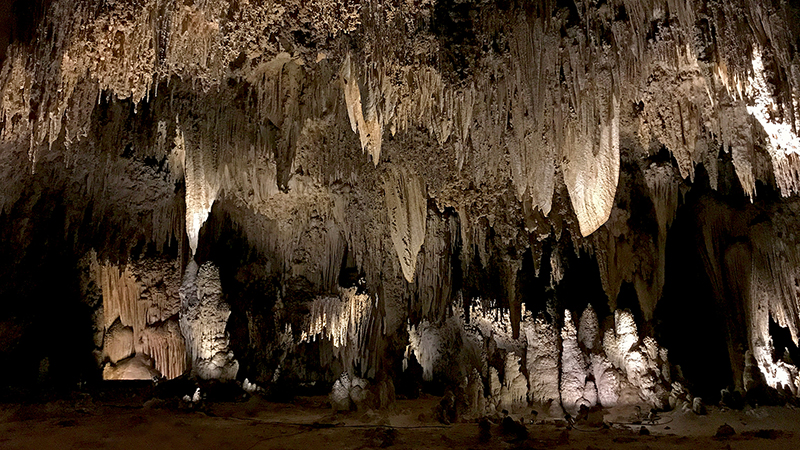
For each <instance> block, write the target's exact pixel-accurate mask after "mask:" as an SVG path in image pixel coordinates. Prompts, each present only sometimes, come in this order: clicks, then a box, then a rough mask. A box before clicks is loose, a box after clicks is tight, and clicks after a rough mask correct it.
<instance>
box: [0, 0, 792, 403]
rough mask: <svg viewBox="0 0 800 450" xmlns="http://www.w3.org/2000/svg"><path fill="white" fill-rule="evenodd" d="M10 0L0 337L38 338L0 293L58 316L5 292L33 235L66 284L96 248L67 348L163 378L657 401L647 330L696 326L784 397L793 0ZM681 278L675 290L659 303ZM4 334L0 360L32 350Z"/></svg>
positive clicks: (33, 297) (740, 382)
mask: <svg viewBox="0 0 800 450" xmlns="http://www.w3.org/2000/svg"><path fill="white" fill-rule="evenodd" d="M18 3H20V2H18ZM25 8H29V9H25ZM12 15H13V16H14V19H15V20H16V22H18V23H19V24H20V25H19V27H18V28H15V29H14V30H12V31H11V32H10V35H9V36H7V39H0V42H3V43H6V42H7V43H8V44H7V45H4V48H3V49H2V50H3V51H2V52H1V53H0V54H2V59H0V186H2V189H0V225H2V226H0V230H2V231H1V232H0V235H1V236H0V237H2V239H0V250H2V254H4V255H12V256H10V257H8V258H6V259H4V260H3V261H0V269H3V272H2V273H4V274H8V275H7V276H5V277H4V279H3V280H2V286H0V298H4V299H5V298H10V299H19V301H17V300H14V302H12V303H15V305H14V307H13V308H6V309H4V310H3V313H2V314H3V315H2V316H0V323H4V324H8V326H7V327H5V326H4V327H3V330H8V331H7V332H6V331H3V333H4V334H3V335H2V336H5V335H6V334H7V335H8V340H9V341H11V340H13V341H14V342H22V343H24V342H26V341H25V340H24V339H22V338H19V336H21V335H22V334H25V335H33V334H34V333H35V331H34V330H37V329H42V327H43V326H48V327H50V328H48V329H54V330H55V329H56V328H53V327H51V322H54V323H59V321H58V320H55V319H53V318H48V319H47V320H45V319H42V318H41V317H42V316H41V315H40V314H39V313H38V312H37V311H35V310H34V309H35V307H34V306H26V305H37V306H36V307H39V306H38V305H40V304H41V302H43V301H44V302H45V303H47V304H46V305H43V306H42V307H41V309H42V310H44V311H59V309H58V308H56V306H59V305H60V304H59V303H58V302H57V301H56V300H54V299H52V298H55V297H57V296H55V295H51V294H52V293H50V292H49V291H48V292H47V295H45V294H43V292H44V291H37V290H35V289H33V288H30V287H29V286H30V285H31V284H32V281H33V280H37V279H38V277H40V276H41V274H42V273H48V272H52V268H53V267H60V266H59V265H60V264H62V263H61V262H58V261H57V259H58V256H66V257H67V258H68V260H67V262H66V263H63V264H64V265H65V266H67V267H65V269H66V270H65V272H64V275H63V278H64V279H68V280H69V279H73V278H74V279H75V280H77V279H78V278H80V276H79V274H74V273H73V271H77V270H79V269H78V268H82V269H80V270H85V266H86V264H85V263H83V262H79V261H78V260H79V259H81V258H83V257H84V255H87V254H89V253H90V252H91V251H92V250H94V251H95V252H96V255H97V256H96V264H94V265H93V266H92V267H93V269H92V270H93V271H94V272H95V274H96V275H95V276H94V277H92V278H93V281H92V282H86V281H84V282H82V283H83V285H84V286H81V287H80V289H79V288H78V287H76V286H73V287H74V289H72V288H71V289H68V290H67V291H68V292H71V293H70V296H71V297H70V298H68V299H65V302H64V305H72V306H71V307H72V308H73V311H76V312H75V314H79V313H78V311H80V310H81V309H80V308H82V306H80V305H86V306H88V307H87V308H85V309H88V310H90V311H91V312H84V313H82V314H86V315H90V316H92V317H91V319H92V320H94V322H95V325H94V329H93V330H91V331H92V333H91V334H93V335H92V336H88V334H90V333H89V330H88V328H89V326H87V327H86V328H87V336H85V337H86V339H84V340H83V341H80V342H79V340H78V338H76V340H75V342H72V343H70V344H69V345H74V346H76V348H77V347H78V346H80V347H81V348H83V346H84V345H85V347H86V348H87V352H91V351H92V350H94V351H95V353H96V355H98V357H99V359H102V358H103V349H101V348H100V347H101V346H102V347H104V348H105V352H106V355H107V356H109V358H110V360H111V361H112V362H114V361H117V362H119V361H120V360H121V359H122V358H125V357H127V356H130V355H132V354H135V355H136V356H137V357H138V356H143V355H148V356H149V357H151V358H152V359H153V360H154V364H153V368H154V369H155V370H158V371H159V372H161V374H162V375H165V376H167V377H174V376H177V375H179V374H181V373H183V372H184V371H185V370H186V369H188V368H190V367H191V370H192V371H193V373H195V374H197V375H199V376H201V377H203V378H222V379H231V378H234V377H235V376H236V374H237V373H238V370H239V366H238V363H237V361H236V360H234V358H233V354H232V351H233V349H234V348H235V349H236V354H237V358H240V359H241V361H242V369H243V370H244V371H245V372H247V373H246V374H245V376H250V377H251V378H250V379H253V380H256V381H257V382H258V383H259V385H264V386H266V384H265V383H272V382H274V383H278V381H280V382H284V381H285V382H287V383H290V382H291V383H306V382H308V383H311V382H314V383H316V382H318V381H319V382H321V383H324V384H326V386H332V385H333V383H334V382H335V381H336V380H339V379H340V376H341V374H343V373H346V374H347V375H348V376H350V377H351V378H350V379H353V380H355V379H356V378H357V377H358V378H359V379H360V378H362V377H363V378H369V379H370V380H371V381H380V382H382V381H383V380H385V379H391V378H392V377H394V376H400V372H402V370H401V367H402V366H403V365H405V366H406V367H405V368H406V369H408V370H409V371H410V372H409V373H411V371H414V370H416V369H417V368H418V367H417V366H415V365H414V364H417V365H419V369H420V372H421V374H420V376H419V377H420V378H422V379H424V380H426V381H430V382H434V380H435V379H436V378H437V374H438V375H442V376H443V377H444V378H442V379H444V380H446V381H445V383H449V385H450V387H453V388H455V387H456V386H462V385H464V386H467V387H468V390H469V395H471V396H472V400H470V403H471V404H474V405H483V406H482V407H479V406H476V408H482V409H483V410H484V411H486V410H490V409H492V408H497V407H502V406H508V405H512V406H514V405H515V404H518V403H520V402H521V395H520V392H521V391H522V384H523V381H525V379H526V378H527V400H528V401H530V402H534V403H540V404H548V403H549V404H550V406H552V407H553V409H554V411H557V410H558V408H560V403H562V402H563V403H565V405H564V406H567V408H568V409H574V408H577V407H578V406H579V403H581V402H583V401H585V403H587V404H592V403H594V402H595V401H599V402H600V403H601V404H602V405H604V406H610V405H613V404H616V403H620V402H621V403H626V402H632V401H644V402H647V403H649V404H651V405H653V406H658V405H660V404H663V402H664V401H665V399H666V398H667V396H668V394H667V390H666V386H669V385H670V383H671V382H672V381H673V380H672V376H673V374H672V373H671V371H670V369H669V366H668V364H667V362H666V359H667V358H666V351H665V350H664V349H663V348H661V347H660V346H659V345H658V344H656V341H655V340H654V339H655V338H658V341H659V342H661V343H666V344H667V346H670V348H672V343H678V344H681V343H683V345H682V347H681V348H683V349H684V351H686V352H690V351H691V349H690V350H686V348H687V347H689V345H687V344H686V343H685V341H686V338H681V337H680V336H676V334H677V333H676V332H675V331H673V330H676V329H681V327H683V326H684V325H685V322H686V321H689V320H692V321H694V320H697V321H700V322H702V321H706V323H703V324H702V326H698V327H697V328H696V329H698V330H701V331H704V332H707V333H708V334H709V335H712V336H711V337H714V336H716V339H710V340H708V342H709V344H708V345H713V346H714V350H713V351H712V350H708V351H709V352H713V353H714V354H721V353H722V352H723V351H724V350H727V359H728V361H727V362H725V364H724V366H725V367H716V368H715V370H716V369H719V370H720V371H721V373H723V375H721V376H720V381H719V383H720V384H724V386H722V387H728V385H731V386H730V387H734V388H738V389H739V390H742V389H743V388H744V387H745V384H746V383H745V371H746V364H749V363H750V361H746V358H745V355H746V354H747V353H746V352H749V354H750V355H752V358H753V359H754V363H753V364H755V366H756V367H758V369H759V372H760V373H761V376H762V377H763V378H764V381H765V382H766V383H767V384H768V385H769V386H772V387H775V388H778V387H787V388H788V389H789V390H790V391H791V392H792V393H793V394H797V392H798V388H799V386H798V385H799V384H800V381H799V380H798V369H797V368H796V366H795V365H794V363H793V361H792V353H794V355H795V357H798V356H800V350H798V349H797V344H798V336H799V335H800V331H798V330H800V325H798V324H800V301H798V292H797V289H796V286H797V285H798V278H800V271H798V267H800V256H798V248H800V247H798V238H797V235H796V232H795V231H794V230H796V229H797V226H798V224H800V203H798V200H797V199H798V197H797V194H798V193H800V177H799V176H798V173H799V172H800V166H798V164H799V163H800V156H798V154H799V153H800V139H798V134H797V130H798V126H800V116H799V115H798V113H797V111H796V110H797V108H798V100H797V98H798V95H800V62H798V55H800V48H798V37H800V29H798V25H797V24H798V23H800V10H799V9H798V8H797V6H796V5H795V4H794V3H792V2H788V1H773V2H768V3H764V2H759V1H755V0H735V1H731V2H708V1H701V0H681V1H668V2H659V1H652V0H614V1H611V2H569V1H567V2H557V1H551V0H548V1H543V2H536V3H533V4H528V5H521V4H516V3H511V4H509V3H507V2H472V1H467V2H453V1H450V0H437V1H429V0H411V1H405V2H393V1H388V2H361V1H338V0H323V1H312V2H310V3H309V2H294V1H278V2H272V3H260V2H252V1H249V0H236V1H234V0H208V1H192V0H187V1H184V2H174V1H171V0H143V1H139V2H134V3H131V2H122V1H111V0H109V1H102V2H98V1H94V0H52V1H46V2H41V3H36V4H35V6H28V7H23V6H20V7H19V8H18V9H15V10H14V11H13V12H12ZM17 19H19V20H17ZM22 19H25V20H22ZM676 223H679V224H681V228H680V231H674V230H675V227H677V225H675V224H676ZM43 236H47V238H43ZM672 244H675V245H672ZM685 247H689V248H691V249H692V251H679V250H676V249H678V248H685ZM681 259H684V260H685V264H684V261H682V260H681ZM98 261H99V262H98ZM194 261H197V263H195V262H194ZM207 261H215V263H217V264H218V270H217V269H216V268H214V267H217V266H212V265H208V263H207ZM682 265H685V266H686V267H689V266H691V269H692V270H688V269H687V270H686V272H685V273H688V274H689V275H692V276H694V275H693V274H694V273H695V272H697V273H700V275H697V277H699V278H698V280H699V281H701V282H702V283H701V284H702V286H701V287H699V288H697V290H692V292H682V289H683V291H686V290H689V289H688V288H686V287H683V284H686V285H688V284H689V283H685V282H684V280H683V279H682V277H681V276H680V275H675V274H677V273H684V272H681V266H682ZM676 267H677V268H676ZM73 269H74V270H73ZM182 271H183V273H182ZM182 275H183V284H182V286H183V287H182V288H181V293H180V295H179V294H178V287H179V286H180V285H181V282H180V280H181V276H182ZM696 281H697V280H696ZM77 283H78V282H77V281H75V284H77ZM92 283H94V284H95V285H96V286H90V284H92ZM598 286H599V288H598ZM223 288H224V289H223ZM595 288H598V289H595ZM98 291H100V292H101V293H102V307H99V306H98V305H97V301H96V296H97V292H98ZM223 291H224V292H225V294H224V295H225V296H227V298H225V299H223ZM79 292H80V293H79ZM675 292H679V293H681V294H685V295H676V294H675ZM690 296H691V298H693V299H700V300H701V301H698V302H696V303H697V304H698V305H700V304H702V306H703V308H705V309H702V308H701V306H698V305H692V304H688V305H686V306H685V307H686V308H688V309H689V311H688V312H687V313H686V314H684V315H683V317H680V315H679V314H675V313H673V314H672V315H671V316H669V317H670V319H669V320H667V319H663V318H664V317H666V316H668V312H669V311H670V308H672V307H676V306H675V305H677V304H681V305H683V303H682V301H683V299H682V297H687V298H688V297H690ZM76 297H82V299H81V298H77V299H76ZM43 298H46V299H48V300H42V299H43ZM704 298H706V300H703V299H704ZM708 299H710V300H708ZM665 302H666V304H665ZM670 302H671V303H670ZM687 303H689V302H687ZM587 304H590V305H593V309H586V310H584V308H585V306H586V305H587ZM710 304H713V306H714V308H712V307H710V306H708V305H710ZM682 307H683V306H682ZM526 311H528V312H529V313H528V314H526ZM562 311H567V313H562ZM569 311H572V312H578V311H584V313H583V314H582V315H581V317H580V320H579V321H578V323H577V327H576V326H575V325H576V323H575V320H573V317H572V316H571V313H569ZM665 311H666V312H665ZM695 312H696V314H695ZM53 314H56V313H53ZM612 314H613V315H614V317H612ZM577 318H578V316H574V319H577ZM662 319H663V320H662ZM229 320H230V321H229ZM117 321H119V322H117ZM40 322H42V324H40ZM609 322H613V325H609ZM115 323H119V324H120V326H121V327H122V328H124V329H125V330H128V329H129V330H130V333H131V334H132V349H131V348H130V347H131V345H129V344H128V342H129V339H128V331H124V332H122V331H119V330H118V329H117V328H114V331H113V332H111V333H109V332H108V331H110V330H112V328H113V327H115V325H114V324H115ZM228 324H230V326H228ZM706 325H707V326H706ZM640 331H642V333H641V335H647V336H649V337H648V338H643V339H642V338H641V336H640ZM59 332H60V331H59ZM784 332H788V333H789V335H790V338H789V339H786V338H785V337H784V336H783V335H784V334H785V333H784ZM54 333H55V331H54ZM123 335H124V336H123ZM665 339H666V340H665ZM670 340H671V341H672V342H667V341H670ZM84 341H85V342H84ZM184 341H185V342H184ZM722 341H724V342H722ZM30 342H38V340H32V341H30ZM92 342H93V343H94V347H92V345H91V344H92ZM104 343H105V345H103V344H104ZM25 345H28V346H32V347H37V348H24V349H23V347H24V346H23V345H22V344H20V345H19V346H17V345H8V346H7V348H9V349H11V350H9V352H16V353H14V355H15V356H9V355H11V353H9V354H8V355H6V356H8V357H10V358H17V357H18V355H30V356H26V358H30V361H28V363H29V364H30V365H31V367H33V365H36V366H37V367H38V365H39V364H42V367H44V366H46V364H44V363H41V361H49V359H48V358H51V357H55V356H54V355H55V354H56V353H58V352H56V351H55V350H53V349H50V348H47V346H45V345H39V344H25ZM38 347H41V348H38ZM106 347H107V348H106ZM781 347H782V348H781ZM182 352H185V353H186V355H188V356H187V357H186V358H184V357H182V356H181V353H182ZM412 354H413V358H411V356H412ZM511 355H513V357H512V356H511ZM671 355H672V354H671ZM678 359H683V360H684V361H689V362H688V365H689V366H691V365H692V362H691V361H692V358H691V357H689V356H687V355H686V354H685V353H684V354H683V355H682V358H681V357H679V358H678ZM699 359H702V358H694V363H695V364H694V365H695V367H696V369H694V373H695V374H701V373H703V372H704V370H702V369H703V367H705V366H703V363H702V361H700V362H698V361H697V360H699ZM722 359H725V357H724V356H723V357H722ZM131 364H132V363H131ZM409 365H410V366H409ZM56 366H58V364H56ZM67 366H68V364H64V367H65V369H64V371H67V372H68V371H73V372H75V373H80V372H81V370H73V369H66V367H67ZM109 370H111V369H109ZM137 370H138V369H137ZM692 370H693V369H687V373H691V372H692ZM139 372H141V373H144V372H146V371H144V372H143V371H141V370H140V371H139ZM728 372H730V375H728ZM675 375H677V376H678V378H681V377H683V375H681V374H675ZM410 376H411V375H409V377H410ZM747 376H748V377H750V378H748V380H749V381H752V382H753V383H755V384H757V381H758V380H754V379H752V376H751V375H747ZM709 377H710V376H709ZM20 378H21V379H22V378H24V376H22V375H20ZM723 378H724V380H723ZM418 381H419V380H418ZM683 381H686V380H683ZM709 383H711V382H709ZM479 384H483V386H478V385H479ZM470 386H471V387H470ZM479 387H480V389H479ZM484 387H485V388H486V389H484ZM719 387H720V386H715V388H719ZM483 391H486V392H483ZM348 392H349V388H348ZM717 392H719V391H718V389H717ZM484 394H485V395H484ZM348 395H349V394H348ZM479 396H482V397H483V398H482V399H478V397H479ZM704 397H706V396H705V394H704ZM706 398H707V397H706Z"/></svg>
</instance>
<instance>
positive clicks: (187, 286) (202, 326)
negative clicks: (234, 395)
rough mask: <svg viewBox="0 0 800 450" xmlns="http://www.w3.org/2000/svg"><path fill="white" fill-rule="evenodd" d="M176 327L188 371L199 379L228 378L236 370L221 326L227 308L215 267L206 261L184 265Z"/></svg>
mask: <svg viewBox="0 0 800 450" xmlns="http://www.w3.org/2000/svg"><path fill="white" fill-rule="evenodd" d="M180 296H181V311H180V329H181V332H182V334H183V337H184V338H185V340H186V350H187V352H186V353H187V355H188V357H189V360H190V361H191V364H192V373H194V374H196V375H197V376H198V377H200V378H203V379H209V380H210V379H217V380H232V379H234V378H235V377H236V373H237V372H238V370H239V363H238V362H237V361H236V360H235V359H234V357H233V352H232V351H231V350H230V347H229V337H228V333H227V331H226V329H225V326H226V324H227V321H228V317H229V316H230V314H231V311H230V308H229V307H228V305H227V304H225V303H224V302H223V301H222V287H221V285H220V280H219V269H218V268H217V267H215V266H214V265H213V264H212V263H210V262H207V263H204V264H203V265H202V266H200V267H198V266H197V263H196V262H194V260H192V261H190V262H189V264H188V265H187V266H186V273H185V274H184V277H183V284H182V285H181V289H180Z"/></svg>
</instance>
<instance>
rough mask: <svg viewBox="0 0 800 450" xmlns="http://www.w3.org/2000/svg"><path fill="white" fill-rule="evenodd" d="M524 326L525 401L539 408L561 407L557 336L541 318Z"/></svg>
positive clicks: (552, 328)
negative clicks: (546, 405) (526, 379)
mask: <svg viewBox="0 0 800 450" xmlns="http://www.w3.org/2000/svg"><path fill="white" fill-rule="evenodd" d="M526 322H527V323H529V324H530V325H528V326H525V327H524V330H525V336H526V338H527V343H528V347H527V360H526V361H527V368H528V382H529V386H530V388H529V391H528V399H529V400H530V401H531V402H534V403H539V404H547V403H550V404H553V403H555V404H558V403H560V398H561V397H560V395H561V394H560V391H559V369H560V359H561V358H560V356H561V355H560V352H559V338H560V336H559V334H558V331H557V330H556V328H555V327H554V326H553V325H552V324H550V323H549V322H548V321H547V320H546V319H545V318H544V317H543V316H541V315H540V316H539V317H537V318H536V319H531V318H529V319H528V320H527V321H526Z"/></svg>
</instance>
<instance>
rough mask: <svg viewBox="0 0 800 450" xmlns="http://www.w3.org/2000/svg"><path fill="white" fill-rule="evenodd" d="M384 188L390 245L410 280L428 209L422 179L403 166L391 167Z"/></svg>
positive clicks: (415, 264) (423, 236)
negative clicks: (392, 245) (390, 236)
mask: <svg viewBox="0 0 800 450" xmlns="http://www.w3.org/2000/svg"><path fill="white" fill-rule="evenodd" d="M384 191H385V193H386V210H387V214H388V216H389V227H390V229H391V235H392V242H393V243H394V249H395V251H396V252H397V257H398V258H399V259H400V267H401V268H402V269H403V276H405V278H406V281H408V282H409V283H411V282H413V281H414V273H415V272H416V267H417V254H418V253H419V251H420V248H422V244H423V243H424V242H425V226H426V216H427V214H426V213H427V210H428V208H427V205H428V203H427V196H426V194H425V183H424V182H423V181H422V179H421V178H420V177H418V176H416V175H414V174H413V173H409V171H408V170H406V169H405V168H397V167H392V168H390V169H389V170H388V171H387V172H386V178H385V179H384Z"/></svg>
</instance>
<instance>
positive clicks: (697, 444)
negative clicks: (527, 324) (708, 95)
mask: <svg viewBox="0 0 800 450" xmlns="http://www.w3.org/2000/svg"><path fill="white" fill-rule="evenodd" d="M438 400H439V399H438V398H436V397H426V398H422V399H418V400H400V401H398V402H397V403H396V406H395V407H394V408H392V409H390V410H388V411H378V412H375V411H367V412H350V413H345V414H342V413H339V414H336V413H333V412H332V411H331V410H330V408H328V406H327V401H326V398H325V397H303V398H298V399H296V400H295V401H294V402H292V403H270V402H266V401H263V400H260V399H257V398H251V399H250V400H248V401H246V402H239V403H205V404H203V405H202V406H201V407H200V408H198V409H196V410H190V409H166V408H152V407H146V406H142V403H141V402H139V403H138V404H136V402H128V403H125V402H116V403H101V402H94V401H91V400H90V399H86V398H84V399H83V400H80V401H74V400H73V401H64V400H62V401H55V402H50V403H43V404H32V405H19V404H4V405H0V448H2V449H49V448H58V449H86V448H108V449H158V448H170V449H192V450H198V449H206V448H208V449H217V448H219V449H222V448H224V449H243V450H249V449H267V448H269V449H331V450H332V449H362V448H393V449H417V448H424V449H426V450H435V449H451V448H468V449H484V448H485V449H554V448H555V449H579V450H584V449H586V450H592V449H610V448H626V449H683V448H696V449H707V450H711V449H792V448H800V410H798V409H794V408H790V407H762V408H757V409H745V410H743V411H733V410H720V409H718V408H709V414H708V415H705V416H697V415H695V414H694V413H691V412H682V411H672V412H667V413H662V414H660V419H659V420H658V424H657V425H649V426H647V427H646V428H647V429H648V431H649V432H650V435H640V428H641V425H621V424H614V425H612V426H611V428H610V429H603V428H601V427H596V426H595V427H592V426H589V425H587V424H581V425H578V426H576V427H575V428H572V429H566V428H565V427H564V425H563V423H559V424H556V423H554V422H553V421H552V420H549V419H544V420H542V418H541V417H540V418H538V420H537V422H538V423H536V424H530V423H529V422H530V420H531V418H530V416H528V417H525V416H520V415H515V417H516V418H517V419H523V420H525V421H526V423H528V425H527V430H528V437H527V438H522V437H520V436H518V435H515V434H514V433H504V430H503V427H502V426H501V425H500V424H499V423H497V424H493V425H492V426H491V428H490V430H489V432H488V434H487V433H486V432H484V433H483V434H482V435H481V433H480V430H479V425H478V424H477V423H474V422H473V423H456V424H453V425H442V424H440V423H438V422H436V421H435V420H433V419H432V415H431V411H432V409H433V407H434V406H435V405H436V404H437V403H438ZM630 413H631V410H624V409H618V410H609V411H606V412H605V416H604V420H605V421H607V422H609V421H610V422H613V421H620V422H621V421H623V420H624V418H625V417H630V416H629V414H630ZM723 423H727V424H729V425H731V426H732V427H733V428H734V430H735V431H736V434H735V435H733V436H731V437H729V438H718V437H714V435H715V433H716V432H717V429H718V428H719V426H720V425H722V424H723Z"/></svg>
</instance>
